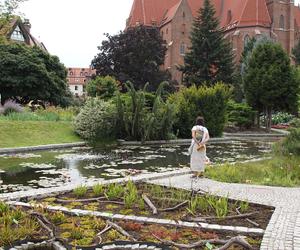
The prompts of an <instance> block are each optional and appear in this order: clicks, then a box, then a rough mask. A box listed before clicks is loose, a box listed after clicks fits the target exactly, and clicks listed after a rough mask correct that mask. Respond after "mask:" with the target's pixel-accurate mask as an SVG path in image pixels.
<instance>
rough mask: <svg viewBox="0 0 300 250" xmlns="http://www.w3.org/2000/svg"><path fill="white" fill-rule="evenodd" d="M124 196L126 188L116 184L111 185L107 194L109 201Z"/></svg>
mask: <svg viewBox="0 0 300 250" xmlns="http://www.w3.org/2000/svg"><path fill="white" fill-rule="evenodd" d="M123 194H124V187H123V186H122V185H120V184H116V183H112V184H109V185H108V187H107V190H106V192H105V196H106V197H107V198H108V199H109V200H113V199H118V198H121V197H122V195H123Z"/></svg>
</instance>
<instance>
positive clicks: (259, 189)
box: [149, 174, 300, 250]
mask: <svg viewBox="0 0 300 250" xmlns="http://www.w3.org/2000/svg"><path fill="white" fill-rule="evenodd" d="M149 183H155V184H160V185H164V186H172V187H177V188H184V189H187V190H192V189H194V190H199V189H200V188H201V189H202V190H205V191H208V192H210V193H213V194H216V195H220V196H229V198H232V199H239V200H245V201H249V202H253V203H258V204H262V205H268V206H273V207H275V208H276V209H275V212H274V214H273V216H272V218H271V220H270V223H269V225H268V227H267V229H266V232H265V235H264V238H263V242H262V245H261V249H262V250H292V249H294V250H300V188H281V187H267V186H257V185H247V184H231V183H221V182H217V181H213V180H209V179H192V178H191V175H190V174H186V175H181V176H173V177H169V178H163V179H157V180H150V181H149Z"/></svg>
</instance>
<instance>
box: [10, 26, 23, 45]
mask: <svg viewBox="0 0 300 250" xmlns="http://www.w3.org/2000/svg"><path fill="white" fill-rule="evenodd" d="M10 39H11V40H14V41H19V42H25V38H24V36H23V33H22V31H21V30H20V27H19V26H17V27H16V28H15V30H14V31H13V33H12V34H11V36H10Z"/></svg>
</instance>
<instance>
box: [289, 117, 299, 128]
mask: <svg viewBox="0 0 300 250" xmlns="http://www.w3.org/2000/svg"><path fill="white" fill-rule="evenodd" d="M290 126H291V127H292V128H300V119H299V118H294V119H293V120H291V121H290Z"/></svg>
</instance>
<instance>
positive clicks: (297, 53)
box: [292, 41, 300, 66]
mask: <svg viewBox="0 0 300 250" xmlns="http://www.w3.org/2000/svg"><path fill="white" fill-rule="evenodd" d="M292 54H293V56H294V60H295V63H296V65H297V66H298V65H300V41H299V42H298V43H297V44H296V46H295V47H294V48H293V51H292Z"/></svg>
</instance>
